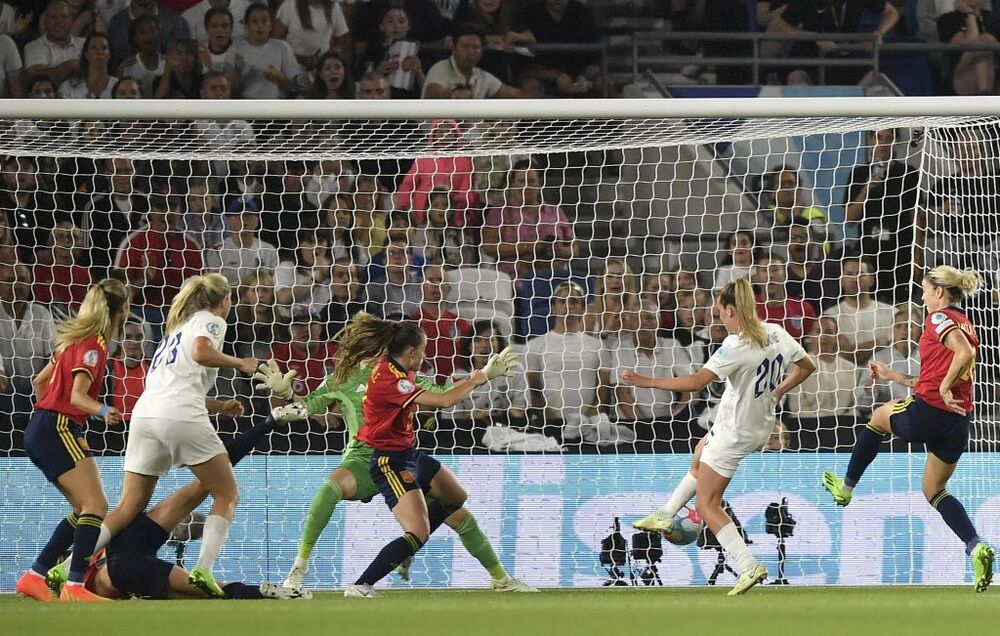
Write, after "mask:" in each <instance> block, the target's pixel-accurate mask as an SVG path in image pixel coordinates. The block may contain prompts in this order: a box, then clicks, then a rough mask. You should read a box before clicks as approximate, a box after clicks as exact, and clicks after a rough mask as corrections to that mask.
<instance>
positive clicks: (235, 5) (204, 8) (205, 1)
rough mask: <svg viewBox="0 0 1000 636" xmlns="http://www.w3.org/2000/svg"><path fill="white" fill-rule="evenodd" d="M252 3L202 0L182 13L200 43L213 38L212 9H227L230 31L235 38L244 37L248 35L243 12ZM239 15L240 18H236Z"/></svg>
mask: <svg viewBox="0 0 1000 636" xmlns="http://www.w3.org/2000/svg"><path fill="white" fill-rule="evenodd" d="M249 5H250V3H249V1H248V0H201V1H200V2H196V3H195V4H194V5H191V6H190V8H188V10H187V11H185V12H184V13H182V14H181V17H182V18H184V21H185V22H187V25H188V32H189V33H190V34H191V37H192V38H193V39H194V40H195V41H196V42H198V43H199V44H204V43H206V42H209V41H210V39H211V36H210V33H211V28H210V27H209V22H210V21H211V18H210V16H209V13H211V12H212V11H226V12H228V13H229V17H230V25H229V29H230V33H231V34H232V37H234V38H242V37H244V36H245V35H246V27H245V26H244V24H243V13H244V12H245V11H246V10H247V7H248V6H249ZM234 16H238V17H239V19H238V20H234V19H233V18H234Z"/></svg>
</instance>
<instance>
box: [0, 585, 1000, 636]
mask: <svg viewBox="0 0 1000 636" xmlns="http://www.w3.org/2000/svg"><path fill="white" fill-rule="evenodd" d="M727 590H728V588H726V587H715V588H709V587H705V588H652V589H637V588H630V589H622V588H619V589H605V590H584V591H574V590H553V591H546V592H542V593H541V594H517V595H514V594H511V595H501V594H496V593H492V592H487V591H387V592H384V593H383V595H382V597H381V598H379V599H376V600H366V599H345V598H343V597H342V596H340V595H339V594H336V593H333V592H330V593H319V594H317V595H316V596H315V598H314V599H313V600H312V601H122V602H117V603H114V604H102V605H73V606H67V605H63V604H60V603H51V604H48V605H42V604H40V603H36V602H35V601H31V600H28V599H22V598H18V597H16V596H12V595H9V594H6V595H2V596H0V634H3V635H4V636H35V635H37V636H48V635H49V634H52V635H56V634H60V635H62V634H100V636H126V635H127V636H159V635H161V634H162V635H164V636H166V635H168V634H169V635H170V636H176V635H182V636H195V635H200V634H205V635H208V636H229V635H233V636H256V635H258V634H266V635H267V636H319V635H321V634H322V635H324V636H326V635H330V636H341V635H350V634H365V635H369V636H375V635H379V636H395V635H397V634H399V635H405V636H419V635H422V634H444V635H447V634H461V635H463V636H492V635H494V634H496V635H503V636H527V635H529V634H545V635H551V636H576V635H578V634H606V635H627V634H636V635H639V636H645V635H650V636H660V635H662V636H672V635H675V634H685V635H686V634H700V635H703V636H724V635H729V634H733V635H735V636H750V635H756V634H762V635H763V634H767V635H768V636H784V635H792V636H800V635H801V636H824V635H826V634H830V635H836V636H856V635H861V634H878V635H879V636H895V635H896V634H899V635H907V636H910V635H914V634H934V635H935V636H959V635H962V634H968V633H978V634H1000V590H995V591H993V592H987V593H985V594H975V593H974V592H973V591H972V588H971V587H970V586H963V587H929V586H927V587H924V586H921V587H892V588H888V587H856V588H834V587H827V588H816V587H814V588H796V587H783V588H776V587H768V586H762V587H758V588H756V589H754V590H752V591H751V592H750V593H749V594H747V595H746V596H744V597H739V598H729V597H727V596H726V591H727Z"/></svg>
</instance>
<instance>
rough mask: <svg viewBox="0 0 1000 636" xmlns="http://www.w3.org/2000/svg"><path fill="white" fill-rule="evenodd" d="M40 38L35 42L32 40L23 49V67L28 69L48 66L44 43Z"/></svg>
mask: <svg viewBox="0 0 1000 636" xmlns="http://www.w3.org/2000/svg"><path fill="white" fill-rule="evenodd" d="M44 37H45V36H44V35H43V36H41V37H40V38H38V39H37V40H32V41H31V42H28V44H27V45H26V46H25V47H24V65H25V66H26V67H28V68H31V67H32V66H45V67H48V65H49V56H48V55H47V52H46V49H45V42H43V41H42V38H44Z"/></svg>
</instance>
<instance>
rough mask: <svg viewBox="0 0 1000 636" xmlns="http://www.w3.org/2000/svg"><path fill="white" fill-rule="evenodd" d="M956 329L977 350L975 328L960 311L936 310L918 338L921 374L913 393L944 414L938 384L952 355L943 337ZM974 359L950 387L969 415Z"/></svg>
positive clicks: (943, 404)
mask: <svg viewBox="0 0 1000 636" xmlns="http://www.w3.org/2000/svg"><path fill="white" fill-rule="evenodd" d="M955 329H958V330H959V332H960V333H962V334H963V335H964V336H965V337H966V338H968V340H969V344H971V345H972V348H973V349H978V348H979V336H977V335H976V328H975V327H973V326H972V323H971V322H969V319H968V318H967V317H966V316H965V314H964V313H962V310H960V309H956V308H955V307H947V308H945V309H942V310H941V311H935V312H934V313H932V314H930V315H929V316H927V318H925V319H924V333H923V335H921V336H920V375H919V376H918V377H917V385H916V386H915V387H914V389H913V392H914V393H916V394H917V397H919V398H920V399H921V400H923V401H924V402H927V403H928V404H931V405H933V406H936V407H937V408H939V409H941V410H944V411H947V410H948V407H947V406H945V403H944V401H942V400H941V391H940V388H941V381H942V380H944V376H946V375H948V368H949V367H950V366H951V360H952V358H954V357H955V354H954V353H953V352H952V351H951V349H949V348H948V347H946V346H945V345H944V339H945V336H947V335H948V334H949V333H951V332H952V331H954V330H955ZM975 365H976V363H975V359H973V362H972V366H971V367H970V368H969V370H968V371H965V372H964V373H962V374H960V375H959V376H958V379H957V380H955V384H953V385H952V387H951V394H952V397H954V398H955V399H956V400H958V403H959V404H961V405H962V408H964V409H965V412H966V413H971V412H972V380H973V369H974V368H975Z"/></svg>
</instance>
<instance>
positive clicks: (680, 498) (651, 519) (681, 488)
mask: <svg viewBox="0 0 1000 636" xmlns="http://www.w3.org/2000/svg"><path fill="white" fill-rule="evenodd" d="M707 439H708V436H707V435H706V436H705V437H702V438H701V439H700V440H698V445H697V446H695V447H694V457H692V458H691V470H689V471H688V472H687V473H686V474H685V475H684V476H683V477H682V478H681V480H680V482H679V483H678V484H677V487H676V488H674V492H673V493H672V494H671V495H670V499H668V500H667V503H665V504H663V505H662V506H660V507H659V508H657V509H656V510H654V511H653V512H651V513H649V514H648V515H646V516H645V517H643V518H642V519H640V520H638V521H636V522H635V523H633V524H632V527H634V528H636V529H638V530H645V531H646V532H669V531H670V530H671V529H672V528H673V527H674V523H675V520H674V517H676V516H677V513H678V512H680V509H681V508H683V507H684V506H686V505H687V504H688V502H689V501H691V498H692V497H694V495H695V492H696V488H697V482H698V468H699V467H700V466H701V451H702V449H703V448H705V441H706V440H707Z"/></svg>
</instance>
